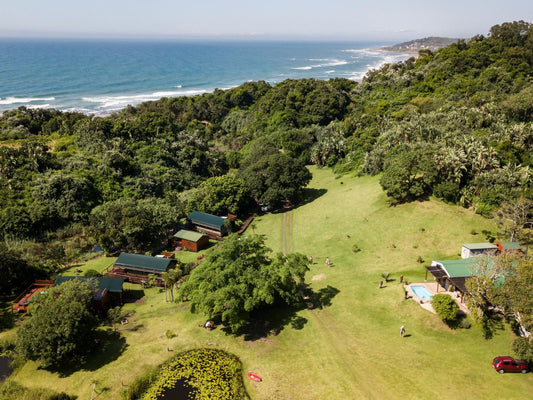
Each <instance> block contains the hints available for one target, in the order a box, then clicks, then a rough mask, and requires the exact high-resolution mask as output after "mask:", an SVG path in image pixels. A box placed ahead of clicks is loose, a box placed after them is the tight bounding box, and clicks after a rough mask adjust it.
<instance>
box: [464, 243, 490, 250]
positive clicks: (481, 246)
mask: <svg viewBox="0 0 533 400" xmlns="http://www.w3.org/2000/svg"><path fill="white" fill-rule="evenodd" d="M463 247H466V248H467V249H469V250H497V249H498V246H496V245H494V244H492V243H463Z"/></svg>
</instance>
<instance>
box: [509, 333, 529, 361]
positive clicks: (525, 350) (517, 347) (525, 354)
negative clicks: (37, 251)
mask: <svg viewBox="0 0 533 400" xmlns="http://www.w3.org/2000/svg"><path fill="white" fill-rule="evenodd" d="M513 351H514V352H515V354H516V355H517V357H518V358H521V359H522V360H524V361H525V362H528V363H532V362H533V337H519V338H517V339H515V341H514V342H513Z"/></svg>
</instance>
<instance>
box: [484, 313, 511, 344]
mask: <svg viewBox="0 0 533 400" xmlns="http://www.w3.org/2000/svg"><path fill="white" fill-rule="evenodd" d="M504 328H505V327H504V324H503V318H500V317H499V316H497V315H492V316H490V317H489V318H487V319H486V320H485V321H483V322H482V324H481V329H482V330H483V337H484V338H485V340H489V339H492V338H493V337H494V336H495V335H496V333H497V332H498V331H503V330H504Z"/></svg>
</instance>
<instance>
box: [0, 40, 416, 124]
mask: <svg viewBox="0 0 533 400" xmlns="http://www.w3.org/2000/svg"><path fill="white" fill-rule="evenodd" d="M389 44H391V43H373V42H351V43H350V42H255V41H248V42H237V41H226V42H224V41H211V42H206V41H152V40H144V41H143V40H135V41H133V40H51V39H47V40H37V39H33V40H29V39H0V111H4V110H9V109H12V108H17V107H20V106H26V107H42V108H56V109H59V110H68V111H79V112H83V113H87V114H99V115H105V114H109V113H112V112H114V111H118V110H120V109H122V108H124V107H126V106H127V105H128V104H131V105H136V104H139V103H141V102H143V101H149V100H156V99H159V98H161V97H175V96H190V95H196V94H201V93H206V92H212V91H213V90H214V89H215V88H219V89H228V88H231V87H234V86H238V85H240V84H242V83H244V82H246V81H257V80H264V81H267V82H269V83H271V84H275V83H277V82H281V81H283V80H285V79H299V78H316V79H329V78H334V77H342V78H348V79H354V80H360V79H362V78H363V76H364V75H365V74H366V73H367V72H368V71H369V70H371V69H376V68H379V67H380V66H382V65H383V64H385V63H391V62H397V61H402V60H405V59H407V58H408V57H410V55H408V54H399V53H388V52H382V51H379V50H376V49H379V48H380V47H382V46H385V45H389Z"/></svg>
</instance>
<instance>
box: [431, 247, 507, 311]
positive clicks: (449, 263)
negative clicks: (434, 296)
mask: <svg viewBox="0 0 533 400" xmlns="http://www.w3.org/2000/svg"><path fill="white" fill-rule="evenodd" d="M493 264H494V261H493V259H492V258H491V257H487V256H484V255H480V256H476V257H469V258H462V259H460V260H441V261H433V262H432V263H431V266H429V267H426V280H427V278H428V273H431V274H432V275H433V277H434V278H435V281H436V283H437V289H436V292H437V293H438V292H439V288H440V287H442V288H444V290H448V291H456V292H459V295H460V297H461V301H463V297H464V295H465V294H466V293H468V289H467V288H466V280H467V279H468V278H471V277H473V276H477V275H478V273H479V272H480V271H483V270H484V269H485V268H486V271H488V270H490V269H491V268H492V266H493ZM496 281H497V282H498V281H500V284H501V279H500V278H499V279H497V280H496Z"/></svg>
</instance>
